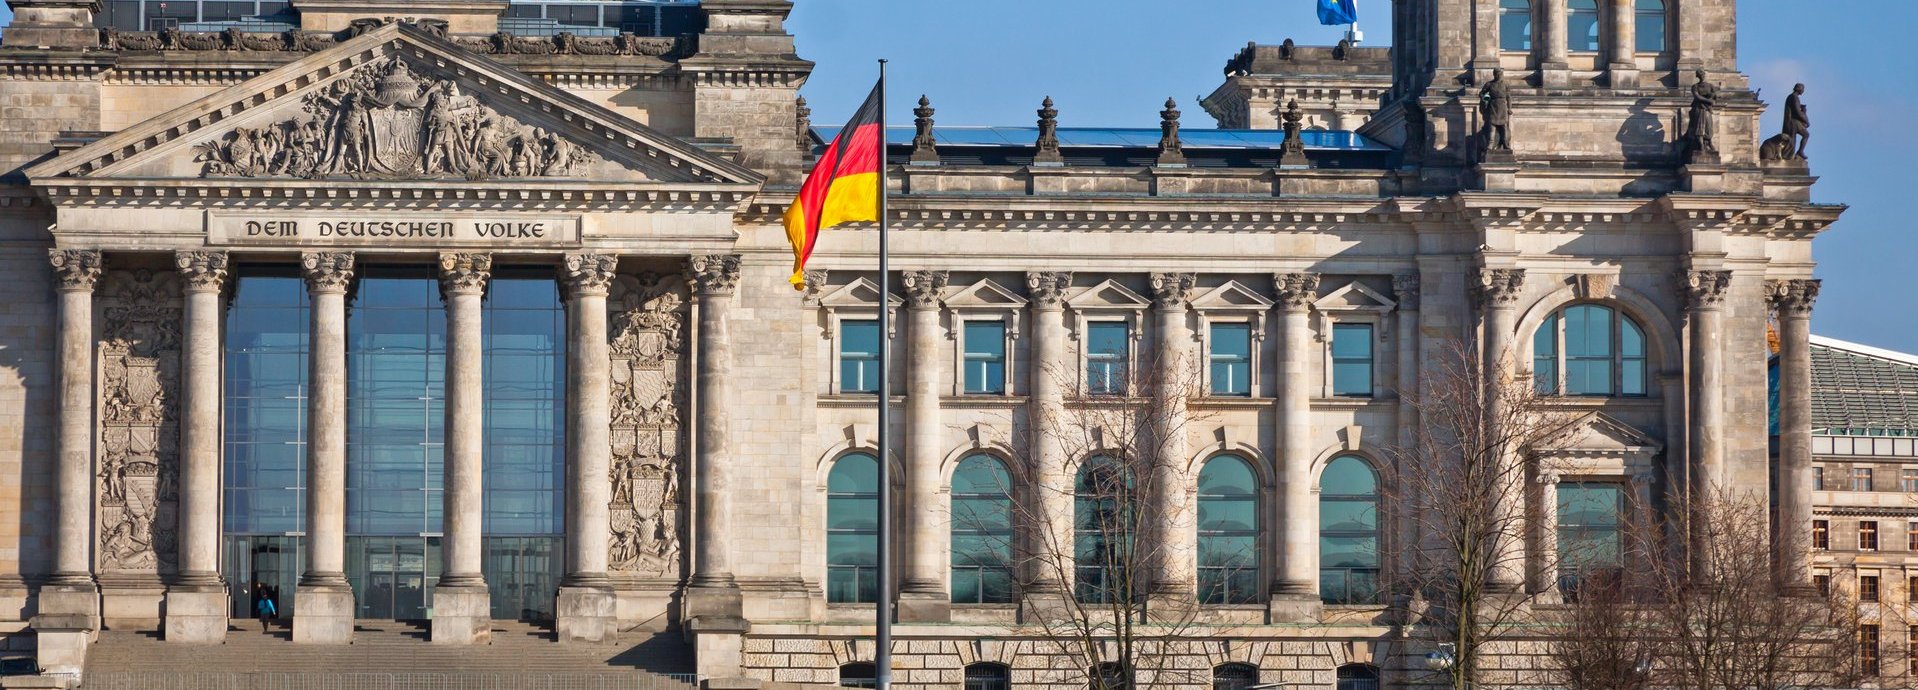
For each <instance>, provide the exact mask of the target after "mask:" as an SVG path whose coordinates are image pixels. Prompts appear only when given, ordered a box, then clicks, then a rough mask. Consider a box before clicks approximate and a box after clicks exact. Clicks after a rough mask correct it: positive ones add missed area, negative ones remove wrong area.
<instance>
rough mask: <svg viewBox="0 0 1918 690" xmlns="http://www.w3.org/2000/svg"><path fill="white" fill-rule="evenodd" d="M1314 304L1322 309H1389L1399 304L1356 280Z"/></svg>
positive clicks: (1313, 304)
mask: <svg viewBox="0 0 1918 690" xmlns="http://www.w3.org/2000/svg"><path fill="white" fill-rule="evenodd" d="M1312 306H1314V307H1317V308H1318V309H1319V310H1321V311H1356V310H1372V311H1389V310H1391V309H1392V308H1393V307H1396V306H1398V302H1396V301H1394V300H1392V298H1390V297H1386V296H1385V295H1382V294H1379V292H1378V291H1377V290H1373V289H1372V288H1369V287H1366V285H1365V283H1361V282H1359V281H1356V280H1354V281H1352V282H1350V283H1346V284H1345V285H1344V286H1342V287H1340V288H1339V289H1337V290H1333V291H1332V292H1330V293H1327V294H1326V295H1325V296H1324V297H1320V298H1319V299H1318V300H1317V301H1314V302H1313V303H1312Z"/></svg>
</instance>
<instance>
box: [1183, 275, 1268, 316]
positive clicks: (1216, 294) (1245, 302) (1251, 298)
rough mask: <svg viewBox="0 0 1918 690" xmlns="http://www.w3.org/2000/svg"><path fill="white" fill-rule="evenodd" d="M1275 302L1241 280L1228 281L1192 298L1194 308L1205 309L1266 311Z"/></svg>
mask: <svg viewBox="0 0 1918 690" xmlns="http://www.w3.org/2000/svg"><path fill="white" fill-rule="evenodd" d="M1272 305H1273V302H1272V300H1271V299H1270V298H1267V297H1266V296H1265V295H1261V294H1259V293H1258V292H1255V291H1253V290H1252V289H1250V288H1247V287H1246V286H1245V285H1243V284H1240V283H1239V281H1236V280H1233V281H1227V282H1226V284H1224V285H1220V286H1218V287H1215V288H1212V289H1210V290H1206V291H1205V292H1204V293H1201V294H1200V295H1199V296H1198V297H1194V298H1192V308H1193V309H1204V310H1245V311H1264V310H1267V309H1271V308H1272Z"/></svg>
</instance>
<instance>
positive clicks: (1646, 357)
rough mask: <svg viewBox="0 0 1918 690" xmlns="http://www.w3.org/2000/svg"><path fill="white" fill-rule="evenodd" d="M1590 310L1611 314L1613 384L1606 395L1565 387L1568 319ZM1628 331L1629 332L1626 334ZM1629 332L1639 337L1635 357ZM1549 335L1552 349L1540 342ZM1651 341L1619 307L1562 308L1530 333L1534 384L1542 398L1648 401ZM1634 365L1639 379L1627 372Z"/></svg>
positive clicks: (1591, 303) (1592, 304)
mask: <svg viewBox="0 0 1918 690" xmlns="http://www.w3.org/2000/svg"><path fill="white" fill-rule="evenodd" d="M1587 307H1595V308H1598V309H1603V310H1605V311H1606V312H1607V314H1608V320H1609V323H1608V324H1607V329H1608V331H1609V335H1608V341H1607V343H1608V347H1609V348H1610V355H1609V356H1608V359H1609V364H1608V365H1607V366H1608V367H1609V368H1610V383H1609V384H1608V388H1607V390H1606V392H1570V391H1569V388H1568V386H1567V385H1566V384H1567V380H1568V377H1567V371H1568V369H1569V367H1568V363H1569V361H1570V358H1571V356H1570V355H1569V354H1568V353H1567V350H1568V349H1569V348H1567V346H1566V340H1565V323H1566V319H1565V316H1566V315H1567V314H1568V313H1570V312H1572V311H1573V310H1575V309H1581V308H1587ZM1628 328H1629V331H1628V330H1627V329H1628ZM1627 332H1635V333H1636V334H1637V338H1638V349H1637V352H1636V354H1631V353H1628V352H1627V351H1626V347H1625V345H1626V342H1625V334H1626V333H1627ZM1548 333H1549V334H1550V335H1551V339H1550V341H1549V344H1550V347H1549V348H1548V347H1544V345H1546V344H1547V341H1544V340H1541V338H1542V337H1544V336H1545V335H1546V334H1548ZM1651 337H1652V336H1651V334H1649V333H1647V332H1646V330H1645V326H1644V324H1642V323H1639V321H1638V319H1637V318H1634V317H1633V316H1632V315H1631V314H1630V313H1629V312H1627V311H1625V310H1624V309H1621V308H1620V305H1618V304H1614V303H1610V302H1602V301H1577V302H1570V303H1567V304H1564V305H1560V306H1559V307H1557V308H1555V309H1553V310H1552V311H1551V313H1550V314H1548V315H1546V316H1545V318H1544V320H1543V321H1541V322H1539V325H1538V328H1536V329H1534V330H1533V331H1532V333H1531V341H1530V343H1531V350H1532V358H1531V366H1532V384H1533V386H1534V387H1535V390H1537V392H1538V394H1539V395H1559V396H1566V397H1601V398H1610V397H1617V398H1643V397H1648V396H1650V394H1651V388H1652V386H1651V383H1652V381H1651V378H1652V367H1651V364H1652V362H1651V350H1652V345H1651V342H1650V338H1651ZM1581 359H1582V360H1589V361H1597V360H1596V359H1595V358H1592V357H1590V356H1586V357H1582V358H1581ZM1633 364H1636V366H1637V375H1636V376H1633V375H1631V374H1630V373H1628V372H1627V369H1629V368H1630V366H1631V365H1633ZM1634 385H1635V386H1636V390H1632V387H1633V386H1634Z"/></svg>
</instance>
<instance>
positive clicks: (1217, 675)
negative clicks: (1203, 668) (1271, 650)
mask: <svg viewBox="0 0 1918 690" xmlns="http://www.w3.org/2000/svg"><path fill="white" fill-rule="evenodd" d="M1258 684H1259V667H1257V666H1254V665H1252V664H1248V663H1245V662H1240V661H1233V662H1227V663H1223V664H1219V665H1217V666H1214V667H1212V690H1247V689H1248V688H1251V687H1252V686H1254V685H1258Z"/></svg>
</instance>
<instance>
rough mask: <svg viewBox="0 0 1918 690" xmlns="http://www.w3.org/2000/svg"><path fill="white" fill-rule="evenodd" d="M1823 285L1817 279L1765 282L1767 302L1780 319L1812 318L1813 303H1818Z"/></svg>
mask: <svg viewBox="0 0 1918 690" xmlns="http://www.w3.org/2000/svg"><path fill="white" fill-rule="evenodd" d="M1822 283H1823V281H1820V280H1816V279H1797V280H1768V281H1765V297H1766V302H1768V303H1770V304H1771V308H1772V310H1773V311H1775V312H1777V313H1778V316H1779V318H1800V319H1808V318H1811V307H1812V303H1814V302H1817V301H1818V288H1819V286H1820V285H1821V284H1822Z"/></svg>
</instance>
